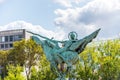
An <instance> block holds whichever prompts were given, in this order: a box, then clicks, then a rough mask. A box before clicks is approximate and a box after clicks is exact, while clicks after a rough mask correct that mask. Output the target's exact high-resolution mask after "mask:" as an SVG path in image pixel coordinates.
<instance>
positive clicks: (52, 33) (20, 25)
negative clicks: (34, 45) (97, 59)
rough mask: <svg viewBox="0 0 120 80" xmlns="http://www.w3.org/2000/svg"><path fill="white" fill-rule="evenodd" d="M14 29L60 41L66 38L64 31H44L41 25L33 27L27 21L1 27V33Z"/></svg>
mask: <svg viewBox="0 0 120 80" xmlns="http://www.w3.org/2000/svg"><path fill="white" fill-rule="evenodd" d="M12 29H26V30H28V31H32V32H35V33H38V34H41V35H43V36H46V37H49V38H52V37H54V38H55V39H58V40H62V39H63V38H64V32H63V31H62V30H59V29H58V28H57V29H56V31H51V30H47V29H44V28H43V27H42V26H40V25H33V24H31V23H27V22H25V21H15V22H11V23H9V24H7V25H4V26H0V31H3V30H12ZM61 35H62V36H61Z"/></svg>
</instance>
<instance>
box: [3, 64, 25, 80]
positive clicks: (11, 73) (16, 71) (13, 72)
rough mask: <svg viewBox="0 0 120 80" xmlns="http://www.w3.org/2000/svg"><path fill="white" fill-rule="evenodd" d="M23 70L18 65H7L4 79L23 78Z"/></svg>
mask: <svg viewBox="0 0 120 80" xmlns="http://www.w3.org/2000/svg"><path fill="white" fill-rule="evenodd" d="M22 71H23V69H22V67H20V66H18V65H17V66H16V67H15V66H12V65H9V66H8V76H6V77H5V79H4V80H25V77H24V76H23V75H22V74H21V72H22Z"/></svg>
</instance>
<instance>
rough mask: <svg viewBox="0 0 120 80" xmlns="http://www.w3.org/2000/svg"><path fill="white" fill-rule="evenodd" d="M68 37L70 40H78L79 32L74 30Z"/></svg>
mask: <svg viewBox="0 0 120 80" xmlns="http://www.w3.org/2000/svg"><path fill="white" fill-rule="evenodd" d="M68 38H69V39H70V40H76V39H77V33H76V32H74V31H72V32H70V33H69V34H68Z"/></svg>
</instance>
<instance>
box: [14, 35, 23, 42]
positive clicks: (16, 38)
mask: <svg viewBox="0 0 120 80" xmlns="http://www.w3.org/2000/svg"><path fill="white" fill-rule="evenodd" d="M21 39H22V35H15V36H14V40H15V41H19V40H21Z"/></svg>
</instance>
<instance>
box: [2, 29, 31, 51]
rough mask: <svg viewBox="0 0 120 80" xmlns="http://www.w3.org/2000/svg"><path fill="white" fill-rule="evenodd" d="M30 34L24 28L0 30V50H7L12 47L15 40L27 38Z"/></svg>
mask: <svg viewBox="0 0 120 80" xmlns="http://www.w3.org/2000/svg"><path fill="white" fill-rule="evenodd" d="M31 36H32V34H31V33H28V32H27V31H26V30H25V29H16V30H7V31H0V50H8V49H10V48H12V47H13V43H14V42H15V41H20V40H22V39H29V38H30V37H31Z"/></svg>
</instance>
